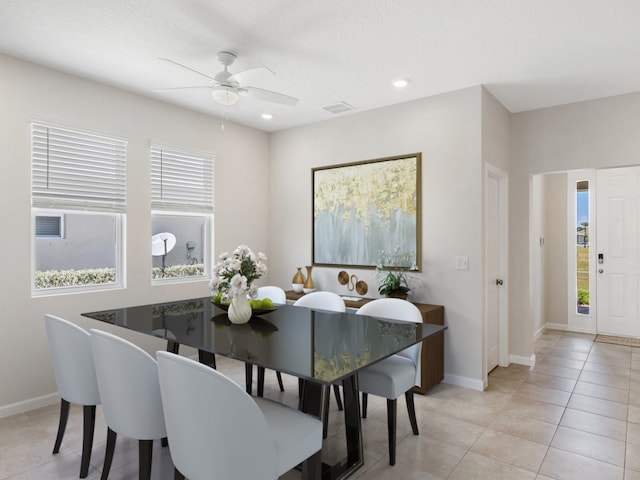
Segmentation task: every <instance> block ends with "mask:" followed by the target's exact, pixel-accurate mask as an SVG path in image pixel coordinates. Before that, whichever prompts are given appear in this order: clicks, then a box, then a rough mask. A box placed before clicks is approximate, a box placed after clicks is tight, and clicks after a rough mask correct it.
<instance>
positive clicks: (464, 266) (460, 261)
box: [456, 256, 469, 270]
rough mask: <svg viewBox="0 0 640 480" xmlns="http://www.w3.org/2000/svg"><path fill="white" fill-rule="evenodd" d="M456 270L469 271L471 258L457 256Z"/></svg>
mask: <svg viewBox="0 0 640 480" xmlns="http://www.w3.org/2000/svg"><path fill="white" fill-rule="evenodd" d="M456 270H469V257H467V256H457V257H456Z"/></svg>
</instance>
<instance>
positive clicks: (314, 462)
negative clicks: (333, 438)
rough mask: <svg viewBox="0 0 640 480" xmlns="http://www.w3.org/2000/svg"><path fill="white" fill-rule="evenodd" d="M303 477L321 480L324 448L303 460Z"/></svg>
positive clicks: (308, 479) (310, 479)
mask: <svg viewBox="0 0 640 480" xmlns="http://www.w3.org/2000/svg"><path fill="white" fill-rule="evenodd" d="M302 478H305V479H307V480H320V479H321V478H322V450H318V451H317V452H316V453H314V454H313V455H311V456H310V457H309V458H307V459H306V460H305V461H304V462H302Z"/></svg>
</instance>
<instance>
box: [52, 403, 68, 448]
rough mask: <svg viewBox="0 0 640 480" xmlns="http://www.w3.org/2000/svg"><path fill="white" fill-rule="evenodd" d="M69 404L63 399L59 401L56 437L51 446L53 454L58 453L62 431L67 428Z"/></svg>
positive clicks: (62, 435)
mask: <svg viewBox="0 0 640 480" xmlns="http://www.w3.org/2000/svg"><path fill="white" fill-rule="evenodd" d="M69 405H70V404H69V402H67V401H66V400H65V399H64V398H63V399H62V400H61V401H60V420H59V421H58V435H56V443H55V445H54V446H53V453H54V454H55V453H58V452H59V451H60V445H61V444H62V437H64V430H65V429H66V428H67V420H68V419H69Z"/></svg>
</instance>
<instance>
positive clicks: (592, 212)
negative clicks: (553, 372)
mask: <svg viewBox="0 0 640 480" xmlns="http://www.w3.org/2000/svg"><path fill="white" fill-rule="evenodd" d="M597 174H598V171H597V170H596V169H592V168H590V169H584V170H571V171H568V172H567V326H568V329H569V330H570V331H572V332H584V333H596V332H597V318H598V317H597V312H598V311H597V302H596V300H597V299H596V280H597V279H596V262H595V258H596V249H597V245H596V241H597V238H596V232H597V225H598V223H597V216H596V205H597V202H596V200H597V197H596V192H597ZM580 180H588V181H589V231H590V234H589V237H590V238H589V314H588V315H587V314H582V313H577V311H576V305H577V304H578V292H577V288H576V225H575V218H576V182H578V181H580Z"/></svg>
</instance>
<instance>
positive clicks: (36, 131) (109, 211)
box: [30, 121, 128, 297]
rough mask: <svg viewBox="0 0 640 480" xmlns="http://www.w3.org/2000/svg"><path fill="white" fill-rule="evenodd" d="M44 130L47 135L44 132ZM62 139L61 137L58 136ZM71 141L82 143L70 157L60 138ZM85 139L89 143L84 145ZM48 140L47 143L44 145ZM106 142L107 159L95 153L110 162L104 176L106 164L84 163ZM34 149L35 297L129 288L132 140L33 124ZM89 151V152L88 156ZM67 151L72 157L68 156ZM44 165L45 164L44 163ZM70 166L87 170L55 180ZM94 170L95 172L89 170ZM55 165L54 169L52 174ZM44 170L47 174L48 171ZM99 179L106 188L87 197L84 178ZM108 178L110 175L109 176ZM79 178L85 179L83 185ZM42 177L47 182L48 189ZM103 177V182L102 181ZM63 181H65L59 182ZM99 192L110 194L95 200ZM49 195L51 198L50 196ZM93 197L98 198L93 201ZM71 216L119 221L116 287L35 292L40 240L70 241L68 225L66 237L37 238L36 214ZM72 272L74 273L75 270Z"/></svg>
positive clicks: (32, 275)
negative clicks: (128, 210)
mask: <svg viewBox="0 0 640 480" xmlns="http://www.w3.org/2000/svg"><path fill="white" fill-rule="evenodd" d="M43 132H44V133H43ZM50 134H51V135H53V139H54V140H53V141H52V142H51V143H49V139H50ZM58 136H59V137H58ZM62 137H66V138H69V139H70V141H71V142H72V143H73V142H77V143H74V145H73V146H72V147H71V149H74V148H75V147H76V146H77V147H78V151H77V152H76V153H74V152H71V153H68V152H66V151H65V147H64V146H60V144H58V143H56V141H58V140H59V138H62ZM83 139H85V140H86V143H83ZM43 140H44V141H45V143H44V144H43ZM93 142H95V143H98V144H99V143H101V142H103V143H104V145H106V148H105V153H104V156H100V154H97V155H96V158H99V159H101V160H100V161H99V162H98V163H101V162H102V159H104V160H105V162H104V165H106V166H107V168H106V170H108V172H107V173H105V171H104V170H102V166H100V165H98V166H96V162H94V160H93V159H92V158H89V159H88V160H87V164H86V165H84V164H82V160H83V158H87V156H88V155H89V156H90V155H92V154H93V153H94V151H93V147H94V143H93ZM30 149H31V152H30V153H31V184H30V187H31V209H30V214H31V215H30V218H31V220H30V231H31V268H30V271H31V273H30V281H31V285H30V289H31V296H32V297H41V296H54V295H62V294H72V293H83V292H89V291H106V290H118V289H123V288H126V280H125V279H126V266H125V262H124V249H125V239H126V237H125V227H126V188H127V178H126V174H127V151H128V150H127V149H128V142H127V140H126V139H124V138H122V137H119V136H116V135H112V134H105V133H99V132H95V131H91V130H90V129H87V128H77V127H68V126H64V125H59V124H54V123H51V122H41V121H32V122H31V128H30ZM87 152H89V153H87ZM67 153H68V155H67ZM43 162H44V163H43ZM65 164H66V165H69V166H71V167H72V168H71V169H70V170H73V167H75V166H76V165H83V166H84V167H85V169H84V171H81V172H80V173H79V177H76V176H74V173H73V172H71V173H70V174H69V175H70V176H65V174H64V172H63V173H62V174H61V175H58V176H56V177H55V178H54V177H50V175H53V174H54V173H51V172H60V171H63V170H64V168H63V169H62V170H56V168H57V167H59V166H60V165H65ZM87 165H88V167H93V168H86V167H87ZM50 167H51V170H50ZM43 169H44V171H43ZM87 172H89V174H88V175H89V176H92V177H95V178H97V179H98V181H101V182H102V183H103V185H105V188H104V190H102V189H101V188H100V187H98V188H95V189H93V191H90V192H89V194H88V195H83V192H87V190H90V189H87V188H83V187H86V186H87V185H90V184H91V181H92V180H91V181H89V182H86V183H85V184H83V182H82V178H84V177H82V176H83V175H84V176H85V177H86V176H87ZM105 175H106V176H105ZM50 178H51V179H53V181H52V182H51V183H52V185H53V186H52V189H51V192H48V191H47V189H48V188H49V179H50ZM78 178H80V179H81V180H80V181H79V180H78ZM43 179H45V182H44V185H43ZM100 179H103V180H100ZM56 182H60V183H56ZM58 185H62V186H63V187H62V189H63V190H64V188H67V187H68V191H69V195H66V194H65V192H63V193H62V194H61V193H60V189H57V186H58ZM74 185H80V186H79V187H78V189H77V190H76V189H74ZM95 191H101V192H102V193H105V192H106V193H105V194H104V196H100V195H98V196H95V195H93V193H94V192H95ZM48 193H50V194H48ZM92 197H93V198H92ZM66 214H74V215H75V214H78V215H82V214H87V215H109V216H112V217H113V218H114V220H115V225H114V229H115V231H114V235H115V252H114V254H115V258H114V264H115V281H114V282H111V283H97V284H96V283H93V284H85V285H68V286H62V287H48V288H36V265H37V248H36V247H37V243H36V242H37V241H38V240H39V239H40V240H41V239H43V238H50V239H52V240H62V239H64V238H66V235H67V231H66V225H65V226H64V227H63V228H64V230H63V232H62V233H63V235H62V237H36V217H37V216H61V217H62V221H63V222H65V219H64V216H65V215H66ZM70 269H73V267H71V268H70Z"/></svg>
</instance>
